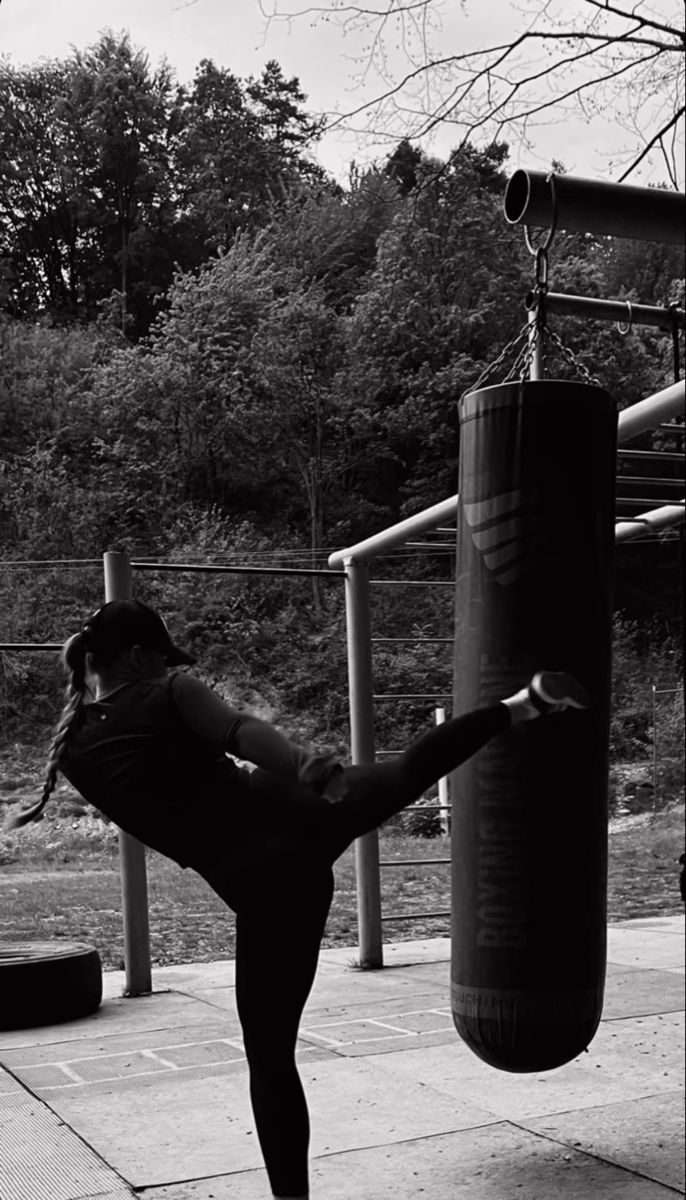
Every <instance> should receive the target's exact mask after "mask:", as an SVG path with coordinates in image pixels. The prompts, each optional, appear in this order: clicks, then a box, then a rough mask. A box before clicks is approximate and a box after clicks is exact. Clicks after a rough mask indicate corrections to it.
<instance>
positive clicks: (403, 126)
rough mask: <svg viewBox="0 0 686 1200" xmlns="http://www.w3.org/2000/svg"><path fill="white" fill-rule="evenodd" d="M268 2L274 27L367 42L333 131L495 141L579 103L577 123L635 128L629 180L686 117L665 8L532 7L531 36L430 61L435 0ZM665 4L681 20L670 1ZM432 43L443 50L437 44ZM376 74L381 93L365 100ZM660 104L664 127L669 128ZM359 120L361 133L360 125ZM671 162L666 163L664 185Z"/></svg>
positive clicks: (585, 3) (549, 2)
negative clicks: (454, 134)
mask: <svg viewBox="0 0 686 1200" xmlns="http://www.w3.org/2000/svg"><path fill="white" fill-rule="evenodd" d="M268 2H269V3H271V6H272V11H271V17H270V19H273V20H280V21H283V20H293V19H295V18H296V17H297V16H298V15H300V16H304V15H306V14H307V15H309V16H313V17H315V19H316V20H324V19H325V18H328V19H329V20H333V21H337V22H338V23H339V24H340V26H341V27H342V28H343V30H344V31H345V32H346V33H350V34H353V33H354V34H361V33H363V32H366V33H367V34H368V35H369V44H368V45H367V46H366V47H365V51H364V55H365V57H364V68H363V69H362V70H360V71H359V73H358V74H357V75H356V77H355V79H356V83H357V85H358V86H362V85H363V84H364V86H365V91H366V95H365V97H364V98H363V99H362V100H361V102H360V103H359V104H356V105H354V106H351V107H350V108H349V109H348V111H347V112H345V113H340V112H337V113H336V114H335V115H334V114H330V116H329V119H328V122H327V130H328V131H331V130H333V129H335V128H339V129H341V128H347V129H348V130H349V131H351V132H354V133H357V134H367V135H368V136H374V137H376V138H377V139H378V138H380V137H381V138H385V137H388V138H389V140H390V138H391V137H392V136H393V132H392V131H393V130H394V131H395V137H396V138H397V137H399V136H400V137H410V138H422V137H426V136H428V135H430V134H432V133H435V131H436V129H437V127H438V126H440V125H441V124H442V123H446V124H452V125H456V126H460V127H461V128H462V129H463V130H466V131H467V136H469V135H470V134H474V133H476V132H477V131H479V130H481V131H483V130H484V127H486V126H489V125H490V126H491V132H492V129H493V128H496V129H497V130H498V133H499V134H500V133H501V131H502V130H503V129H505V128H512V127H514V129H515V131H516V130H517V128H518V127H519V131H520V132H522V130H523V131H524V136H526V128H527V123H528V122H530V121H531V120H532V118H534V117H537V116H540V114H541V113H543V112H545V111H546V110H548V111H550V112H551V114H554V113H555V111H556V110H557V111H558V112H563V113H564V112H569V110H570V105H571V104H572V103H578V106H579V109H580V111H581V113H582V114H583V116H584V117H588V113H589V111H592V112H594V113H596V114H598V113H601V112H603V111H604V112H605V113H606V115H607V116H608V117H609V119H610V120H614V123H615V124H617V125H620V126H621V125H624V127H625V128H626V129H627V130H630V131H631V136H632V139H634V146H633V147H632V148H631V152H633V151H634V150H636V151H637V150H638V149H639V148H640V149H641V153H635V156H634V159H633V162H632V165H631V167H629V168H628V171H629V173H630V172H631V171H632V170H635V169H636V167H637V166H638V165H639V164H641V163H643V162H644V161H645V159H646V158H647V156H648V155H649V154H650V153H651V151H655V152H657V153H659V155H660V156H661V157H660V161H662V159H663V158H664V159H665V160H666V159H667V151H666V144H665V143H664V141H663V140H661V139H662V138H663V137H664V136H665V135H669V134H670V132H673V135H674V136H676V125H677V124H678V123H679V122H680V121H681V119H682V118H681V116H680V115H679V114H677V115H675V116H674V118H673V121H672V119H671V118H672V114H673V113H675V110H676V109H678V108H679V106H680V104H681V103H682V101H683V74H682V52H683V46H684V31H683V29H682V28H681V26H679V27H677V24H676V23H670V17H671V9H670V8H668V7H667V4H666V2H665V0H663V6H662V11H656V7H657V6H656V3H655V2H653V3H652V4H651V5H650V6H649V5H647V4H645V3H644V2H643V0H641V2H640V3H638V2H637V3H629V0H580V4H581V8H580V9H578V10H577V12H576V13H574V14H573V15H571V16H570V12H569V8H568V7H567V6H566V5H564V4H563V3H561V0H528V3H527V5H526V10H525V11H526V13H527V22H526V28H525V29H524V30H523V31H522V32H520V33H518V35H517V36H514V37H513V38H512V39H510V40H508V41H506V42H503V43H498V44H495V45H489V46H486V47H485V48H480V49H479V48H477V49H467V50H463V51H461V52H460V53H457V54H446V53H445V52H443V53H442V54H441V55H440V56H435V57H434V55H433V54H432V53H431V45H430V36H429V35H430V34H434V35H435V34H437V33H438V31H439V29H440V30H442V26H441V24H440V13H441V11H442V10H441V3H440V0H362V2H361V3H354V2H353V0H349V2H346V0H329V2H328V4H327V3H325V0H319V4H316V5H311V6H307V5H304V6H303V7H302V8H300V9H299V10H298V11H297V12H296V11H295V10H293V11H291V12H290V13H288V14H284V13H283V12H279V11H278V8H279V5H280V4H283V3H288V0H260V3H261V4H262V7H263V11H264V9H265V7H266V5H267V3H268ZM296 2H297V0H296ZM452 3H453V4H454V0H452ZM669 3H670V4H674V7H675V22H676V5H675V0H669ZM646 9H648V12H646V11H645V10H646ZM584 10H585V12H584ZM666 13H668V14H669V15H667V16H665V15H664V14H666ZM391 37H392V39H393V41H392V42H391ZM431 40H434V41H436V44H437V45H440V46H441V49H443V46H444V45H445V40H444V39H443V40H442V41H441V42H438V41H437V40H436V38H435V37H434V38H433V39H431ZM555 47H559V52H558V53H555V52H554V48H555ZM398 52H400V53H401V54H402V60H401V61H403V62H404V69H401V70H400V71H399V70H398V67H397V65H396V61H394V58H393V55H396V56H397V54H398ZM551 52H552V53H551ZM544 56H545V58H544ZM408 66H409V68H410V69H408ZM373 71H374V72H376V76H377V80H378V81H379V90H378V92H377V93H376V94H375V95H374V96H373V98H371V99H369V98H368V96H369V86H370V78H371V74H372V72H373ZM546 89H547V90H546ZM667 105H668V106H669V109H668V112H669V118H670V119H668V120H665V117H666V115H667V114H666V112H665V106H667ZM679 111H681V110H679ZM372 114H376V118H375V119H374V118H373V116H372ZM360 118H363V119H364V120H365V121H366V128H360V120H359V119H360ZM658 125H659V127H660V128H659V130H658V132H656V133H653V132H652V130H653V129H655V127H656V126H658ZM646 140H647V145H645V143H646ZM644 147H645V150H644ZM643 151H644V152H643ZM628 152H629V151H627V153H628ZM676 161H677V160H676V155H673V164H674V169H672V168H671V167H670V172H669V174H670V179H672V178H674V170H675V164H676ZM624 177H625V176H624Z"/></svg>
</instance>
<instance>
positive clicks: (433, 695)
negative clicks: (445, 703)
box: [374, 689, 453, 700]
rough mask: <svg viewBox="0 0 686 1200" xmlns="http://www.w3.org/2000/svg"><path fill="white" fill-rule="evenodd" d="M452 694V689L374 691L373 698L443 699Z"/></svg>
mask: <svg viewBox="0 0 686 1200" xmlns="http://www.w3.org/2000/svg"><path fill="white" fill-rule="evenodd" d="M452 694H453V693H452V689H451V690H450V691H447V692H417V693H414V692H375V694H374V700H444V699H445V698H446V696H448V697H449V698H451V697H452Z"/></svg>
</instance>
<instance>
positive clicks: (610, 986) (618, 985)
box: [603, 963, 684, 1021]
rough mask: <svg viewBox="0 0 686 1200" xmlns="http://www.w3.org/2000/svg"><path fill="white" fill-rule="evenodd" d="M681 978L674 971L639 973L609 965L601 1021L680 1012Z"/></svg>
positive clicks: (629, 968)
mask: <svg viewBox="0 0 686 1200" xmlns="http://www.w3.org/2000/svg"><path fill="white" fill-rule="evenodd" d="M683 1008H684V977H683V975H682V974H680V973H679V972H678V971H674V970H664V971H657V970H641V969H640V968H639V967H623V966H620V965H617V964H615V963H610V964H609V966H608V970H607V981H606V985H605V1001H604V1004H603V1020H604V1021H611V1020H614V1019H615V1018H616V1017H628V1016H648V1015H650V1014H651V1013H653V1014H654V1013H666V1012H682V1011H683Z"/></svg>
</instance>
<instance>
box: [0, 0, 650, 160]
mask: <svg viewBox="0 0 686 1200" xmlns="http://www.w3.org/2000/svg"><path fill="white" fill-rule="evenodd" d="M265 2H266V4H267V5H269V4H270V3H271V4H273V2H274V0H265ZM306 6H307V0H302V3H301V4H297V5H296V4H293V5H292V6H291V7H293V8H297V7H299V8H301V9H304V8H305V7H306ZM575 6H576V5H575V4H574V3H572V4H571V5H570V6H567V8H574V7H575ZM443 7H444V12H443V25H444V28H443V32H442V33H441V34H440V35H439V36H438V38H437V44H438V46H439V49H440V48H445V47H451V48H459V49H465V48H467V47H470V48H471V47H478V46H485V45H488V44H490V43H491V42H492V41H494V40H495V41H498V42H502V41H504V40H506V39H507V36H508V34H509V33H514V32H516V31H517V30H519V29H521V26H522V18H521V14H520V13H518V12H517V11H516V9H515V5H514V4H513V3H512V2H511V0H478V2H477V0H474V2H473V3H469V2H468V3H467V5H466V11H463V6H462V5H461V4H459V3H458V0H446V3H445V5H444V6H443ZM104 28H110V29H113V30H115V31H119V30H127V31H128V32H129V33H130V35H131V39H132V41H133V43H134V45H136V46H137V47H140V48H142V49H144V50H145V51H146V52H147V53H148V55H149V57H150V60H151V63H152V65H153V66H154V65H156V64H157V63H158V62H159V61H160V59H161V58H162V57H163V56H164V57H166V58H167V60H168V61H169V63H170V64H171V65H172V67H173V68H174V69H175V71H176V74H177V77H178V79H179V80H180V81H182V82H184V81H190V80H191V79H192V77H193V74H194V70H195V67H196V66H197V64H198V63H199V62H200V60H201V59H203V58H210V59H212V60H213V61H214V62H215V63H216V64H217V66H221V67H226V68H228V69H229V70H230V71H232V72H233V73H234V74H235V75H238V76H240V77H241V78H246V77H247V76H249V75H259V74H260V73H261V71H262V68H263V67H264V64H265V62H267V61H268V59H270V58H274V59H276V60H277V61H278V62H279V63H280V65H281V67H282V69H283V71H284V73H285V74H286V76H287V77H289V78H290V77H291V76H293V75H296V76H297V77H298V78H299V80H300V83H301V86H302V89H303V91H304V92H305V93H306V94H307V96H308V107H309V109H310V110H311V111H314V112H322V111H332V110H339V111H341V110H346V109H350V108H352V107H355V106H356V105H358V104H359V103H360V102H361V101H362V100H363V99H365V98H367V97H371V95H372V92H373V90H374V86H375V85H376V86H377V87H378V81H376V80H370V81H369V84H368V87H367V90H366V91H365V89H364V87H362V86H361V85H360V84H359V83H356V82H355V72H356V71H358V70H359V65H360V62H364V61H365V55H364V49H363V42H362V40H361V39H359V38H355V37H354V36H348V37H343V35H342V32H341V30H340V28H339V27H338V26H337V25H336V24H335V23H333V22H329V23H325V22H322V21H320V22H318V23H313V20H312V18H311V17H307V16H303V17H300V18H298V19H297V20H295V21H293V22H291V24H290V27H289V26H288V25H287V24H285V23H272V24H271V26H270V27H269V28H267V27H266V23H265V19H264V17H263V16H262V14H261V12H260V6H259V3H258V0H190V2H188V0H2V3H1V4H0V54H3V55H7V56H9V58H10V61H11V62H12V63H13V64H14V65H23V64H28V63H32V62H36V61H37V60H38V59H39V58H42V57H48V58H64V57H66V56H67V55H68V54H69V52H70V49H71V47H73V46H75V47H77V48H79V49H83V48H85V47H86V46H88V45H89V44H91V43H92V42H94V41H96V40H97V38H98V35H99V33H100V31H101V30H102V29H104ZM400 62H401V59H400V56H399V57H398V63H400ZM507 140H508V141H510V144H511V147H512V154H511V162H510V165H511V167H512V168H514V167H516V166H525V167H530V168H532V169H534V170H544V169H546V168H548V167H549V166H550V165H551V162H552V160H553V158H556V159H558V160H560V161H562V162H563V163H564V165H565V167H566V169H567V170H568V171H569V172H570V173H572V174H577V175H587V176H590V177H594V178H604V177H606V178H607V177H612V176H608V174H607V166H606V164H607V155H608V154H611V153H612V152H613V150H616V149H618V148H619V146H620V145H621V140H622V134H621V131H619V130H618V127H617V124H616V122H614V121H612V120H611V119H610V120H609V121H608V122H598V123H596V124H595V125H594V126H589V125H584V124H582V123H581V122H579V121H569V120H565V121H564V123H561V122H560V121H559V119H558V121H557V123H556V124H553V125H550V126H548V127H547V128H546V127H543V128H541V129H540V130H539V131H537V133H536V145H535V148H534V149H528V150H521V149H519V148H518V146H517V145H516V143H515V141H514V140H513V139H512V138H507ZM456 141H457V135H456V134H455V132H454V131H451V130H450V129H449V128H446V129H443V130H439V131H438V134H437V136H436V137H435V139H434V141H433V143H431V144H430V145H428V146H427V149H429V150H432V151H433V152H434V153H436V154H439V155H440V156H441V157H444V156H445V155H446V154H447V153H448V151H449V150H450V148H451V147H452V146H454V145H455V143H456ZM389 148H390V147H389V144H388V143H386V142H383V141H376V143H373V142H372V143H371V144H370V143H365V142H362V141H360V139H355V138H354V137H352V136H351V135H347V136H346V135H342V134H341V133H336V134H329V135H328V136H327V137H326V138H325V140H324V142H323V144H322V146H321V148H320V150H319V159H320V161H321V162H322V163H323V165H324V166H325V167H326V168H327V169H328V170H330V171H332V172H333V173H334V174H335V175H337V176H338V177H339V178H345V175H346V173H347V167H348V164H349V163H350V161H351V159H353V158H354V159H356V160H357V161H358V162H364V161H366V160H368V159H369V158H370V157H371V158H373V157H376V158H377V159H378V158H382V157H384V155H385V154H386V153H387V152H388V149H389ZM652 178H653V179H657V178H659V175H658V176H653V177H652ZM635 182H641V183H645V182H647V180H645V179H641V180H640V181H639V180H636V181H635Z"/></svg>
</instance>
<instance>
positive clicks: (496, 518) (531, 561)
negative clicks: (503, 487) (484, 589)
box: [462, 488, 547, 586]
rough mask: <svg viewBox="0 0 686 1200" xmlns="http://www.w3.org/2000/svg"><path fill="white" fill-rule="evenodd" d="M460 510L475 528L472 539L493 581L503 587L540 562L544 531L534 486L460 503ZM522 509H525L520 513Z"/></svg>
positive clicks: (539, 498)
mask: <svg viewBox="0 0 686 1200" xmlns="http://www.w3.org/2000/svg"><path fill="white" fill-rule="evenodd" d="M462 509H463V512H464V515H465V520H466V522H467V524H468V525H469V527H470V529H471V530H474V532H473V533H472V535H471V536H472V541H473V542H474V545H475V546H476V548H477V550H479V551H480V552H481V556H482V558H483V561H484V565H485V566H486V568H487V570H489V571H490V572H492V574H493V575H494V576H495V580H496V583H500V584H502V585H503V586H505V585H507V584H508V583H513V582H514V581H515V579H519V578H520V577H521V576H522V575H524V574H526V572H527V571H530V570H531V569H532V568H533V567H535V566H538V565H539V563H540V561H541V556H542V554H543V553H544V547H543V546H542V545H541V540H542V538H543V537H545V533H544V523H543V513H542V510H541V494H540V491H539V490H538V489H537V488H526V489H524V488H518V489H517V490H516V491H514V492H503V493H502V494H501V495H500V496H492V497H491V498H490V499H489V500H480V501H478V502H477V503H475V504H463V505H462ZM524 509H525V510H527V511H526V512H521V514H520V510H524ZM515 513H517V514H518V515H517V516H515V515H514V514H515ZM478 526H483V528H477V527H478ZM546 540H547V539H546Z"/></svg>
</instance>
